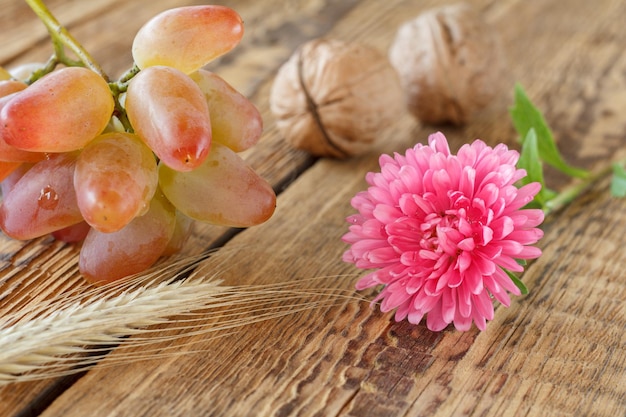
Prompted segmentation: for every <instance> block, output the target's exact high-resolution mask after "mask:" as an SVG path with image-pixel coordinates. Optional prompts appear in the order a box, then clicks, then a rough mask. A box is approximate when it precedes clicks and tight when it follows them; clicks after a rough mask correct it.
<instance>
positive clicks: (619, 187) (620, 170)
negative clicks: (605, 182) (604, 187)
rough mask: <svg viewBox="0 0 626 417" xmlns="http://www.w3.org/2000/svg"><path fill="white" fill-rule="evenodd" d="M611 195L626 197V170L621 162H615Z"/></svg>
mask: <svg viewBox="0 0 626 417" xmlns="http://www.w3.org/2000/svg"><path fill="white" fill-rule="evenodd" d="M611 195H612V196H613V197H626V170H625V169H624V167H623V166H622V165H620V164H613V178H612V179H611Z"/></svg>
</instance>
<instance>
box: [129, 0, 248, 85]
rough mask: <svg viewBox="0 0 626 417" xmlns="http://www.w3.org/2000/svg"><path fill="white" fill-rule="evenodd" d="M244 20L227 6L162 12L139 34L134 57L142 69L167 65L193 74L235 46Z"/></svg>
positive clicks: (209, 6) (189, 7) (241, 34)
mask: <svg viewBox="0 0 626 417" xmlns="http://www.w3.org/2000/svg"><path fill="white" fill-rule="evenodd" d="M242 36H243V21H242V20H241V17H240V16H239V15H238V14H237V12H235V11H234V10H232V9H230V8H228V7H225V6H214V5H204V6H185V7H179V8H174V9H170V10H167V11H165V12H162V13H160V14H158V15H156V16H155V17H153V18H152V19H151V20H149V21H148V22H147V23H146V24H145V25H144V26H143V27H142V28H141V29H140V30H139V32H137V34H136V35H135V38H134V40H133V46H132V55H133V59H134V60H135V63H136V64H137V66H138V67H139V68H141V69H145V68H147V67H151V66H154V65H165V66H168V67H173V68H176V69H178V70H180V71H182V72H184V73H186V74H190V73H192V72H194V71H196V70H198V69H200V68H201V67H203V66H205V65H206V64H208V63H209V62H210V61H212V60H213V59H215V58H217V57H218V56H220V55H223V54H225V53H226V52H228V51H230V50H231V49H233V48H234V47H235V46H236V45H237V44H238V43H239V41H240V40H241V37H242Z"/></svg>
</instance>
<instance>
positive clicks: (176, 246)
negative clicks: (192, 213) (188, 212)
mask: <svg viewBox="0 0 626 417" xmlns="http://www.w3.org/2000/svg"><path fill="white" fill-rule="evenodd" d="M192 232H193V219H190V218H189V217H187V216H185V215H184V214H183V213H181V212H180V211H178V210H176V227H175V228H174V234H173V235H172V238H171V239H170V241H169V242H167V247H166V248H165V250H164V251H163V256H169V255H174V254H176V253H178V252H180V251H181V250H182V249H183V246H184V245H185V242H186V241H187V239H188V238H189V236H191V233H192Z"/></svg>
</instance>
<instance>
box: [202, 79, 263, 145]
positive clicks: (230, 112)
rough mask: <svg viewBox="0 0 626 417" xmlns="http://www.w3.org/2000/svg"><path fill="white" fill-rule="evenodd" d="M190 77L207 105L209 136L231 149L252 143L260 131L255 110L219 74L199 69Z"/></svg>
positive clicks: (261, 128) (257, 111) (259, 134)
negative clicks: (209, 118)
mask: <svg viewBox="0 0 626 417" xmlns="http://www.w3.org/2000/svg"><path fill="white" fill-rule="evenodd" d="M190 77H191V79H192V80H194V82H195V83H196V84H198V86H199V87H200V90H202V92H203V93H204V97H205V98H206V101H207V103H208V105H209V115H210V116H211V129H212V133H213V140H215V141H217V142H220V143H222V144H224V145H226V146H228V147H229V148H231V149H232V150H234V151H235V152H241V151H243V150H246V149H248V148H250V147H252V146H253V145H255V144H256V143H257V142H258V141H259V139H260V138H261V134H262V133H263V119H262V118H261V114H260V113H259V110H257V108H256V107H255V106H254V104H252V102H250V100H248V99H247V98H246V97H245V96H244V95H243V94H241V93H240V92H239V91H237V90H235V89H234V88H233V87H232V86H231V85H230V84H228V83H227V82H226V81H224V79H222V78H221V77H220V76H219V75H217V74H214V73H212V72H210V71H206V70H199V71H196V72H194V73H192V74H190Z"/></svg>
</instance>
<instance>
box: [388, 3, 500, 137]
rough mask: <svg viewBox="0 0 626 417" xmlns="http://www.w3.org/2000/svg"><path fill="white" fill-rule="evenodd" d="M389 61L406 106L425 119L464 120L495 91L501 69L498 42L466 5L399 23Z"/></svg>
mask: <svg viewBox="0 0 626 417" xmlns="http://www.w3.org/2000/svg"><path fill="white" fill-rule="evenodd" d="M389 60H390V62H391V64H392V65H393V66H394V68H395V69H396V70H397V71H398V74H399V75H400V81H401V83H402V87H403V89H404V92H405V95H406V101H407V107H408V110H409V111H410V112H411V113H413V115H415V116H416V117H417V118H418V119H419V120H421V121H422V122H425V123H431V124H441V123H453V124H456V125H461V124H464V123H466V122H467V121H468V120H469V119H470V118H471V116H472V115H473V114H474V113H475V112H476V111H478V110H481V109H483V108H484V107H486V106H487V105H488V104H489V102H490V101H491V100H492V99H493V98H494V97H495V95H496V94H497V92H498V90H499V88H500V84H501V81H502V80H503V74H504V58H503V52H502V48H501V45H500V41H499V39H498V37H497V35H496V33H495V31H494V30H493V28H491V27H490V26H489V25H487V24H486V23H485V22H484V21H483V20H482V18H481V16H480V15H479V14H478V13H477V12H476V11H475V10H474V9H473V8H471V7H470V6H469V5H467V4H457V5H453V6H445V7H441V8H436V9H431V10H428V11H426V12H424V13H422V14H420V15H419V16H418V17H417V18H415V19H413V20H410V21H408V22H406V23H404V24H403V25H402V26H400V27H399V29H398V31H397V33H396V37H395V39H394V41H393V43H392V45H391V47H390V48H389Z"/></svg>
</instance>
